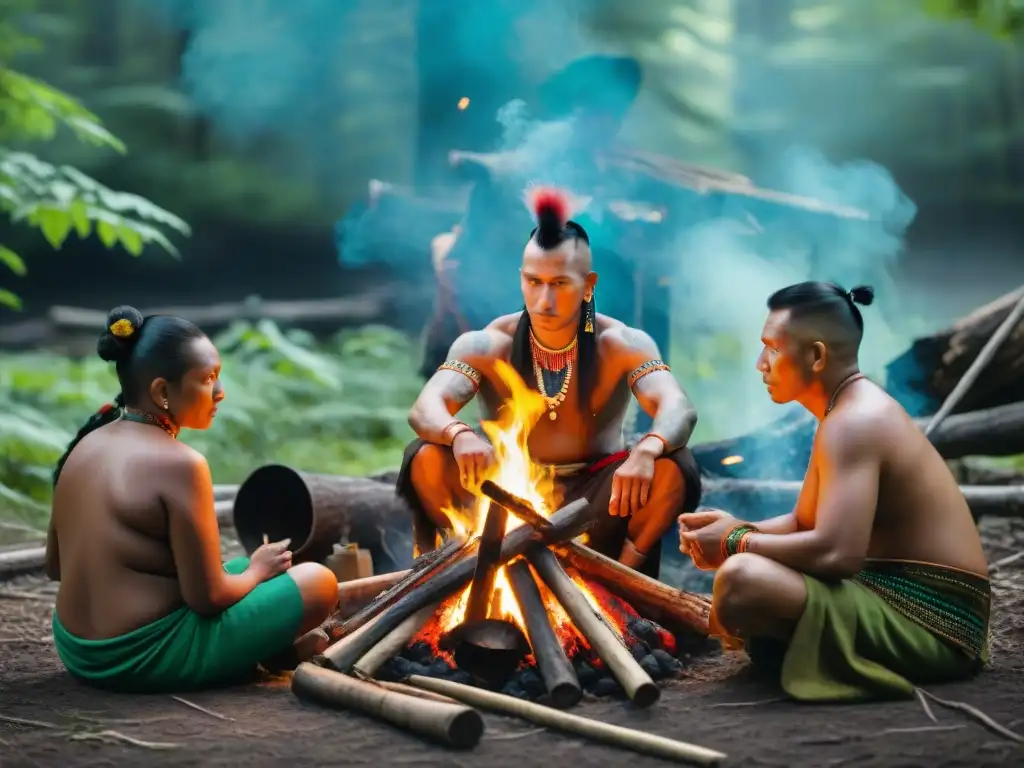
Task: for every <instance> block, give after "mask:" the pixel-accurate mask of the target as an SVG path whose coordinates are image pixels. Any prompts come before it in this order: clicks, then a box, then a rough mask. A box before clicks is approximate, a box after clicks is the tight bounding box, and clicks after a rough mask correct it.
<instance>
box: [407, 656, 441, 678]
mask: <svg viewBox="0 0 1024 768" xmlns="http://www.w3.org/2000/svg"><path fill="white" fill-rule="evenodd" d="M406 663H407V664H408V665H409V667H408V669H409V671H408V673H407V674H410V675H422V676H423V677H434V675H433V674H432V673H431V671H430V665H429V664H418V663H417V662H415V661H409V660H408V659H406Z"/></svg>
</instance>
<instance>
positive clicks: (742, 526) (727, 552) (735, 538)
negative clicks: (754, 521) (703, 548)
mask: <svg viewBox="0 0 1024 768" xmlns="http://www.w3.org/2000/svg"><path fill="white" fill-rule="evenodd" d="M756 532H757V528H756V527H754V526H753V525H748V524H746V523H739V524H737V525H734V526H733V527H732V528H730V529H729V530H728V531H726V532H725V535H724V536H723V537H722V550H721V554H722V560H723V561H724V560H726V559H727V558H730V557H732V556H733V555H735V554H738V553H739V552H740V551H741V550H740V544H741V542H742V543H744V544H745V543H746V542H745V541H744V538H745V537H747V538H749V536H750V534H752V533H756Z"/></svg>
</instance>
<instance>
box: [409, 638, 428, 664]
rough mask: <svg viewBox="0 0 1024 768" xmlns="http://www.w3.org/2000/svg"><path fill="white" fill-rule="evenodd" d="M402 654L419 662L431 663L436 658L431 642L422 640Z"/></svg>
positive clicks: (410, 659)
mask: <svg viewBox="0 0 1024 768" xmlns="http://www.w3.org/2000/svg"><path fill="white" fill-rule="evenodd" d="M402 655H403V656H405V658H407V659H408V660H409V661H415V662H416V663H417V664H429V663H430V662H431V661H433V659H434V649H433V648H431V647H430V643H425V642H423V641H422V640H420V641H419V642H416V643H413V644H412V645H410V646H409V647H408V648H406V649H405V653H403V654H402Z"/></svg>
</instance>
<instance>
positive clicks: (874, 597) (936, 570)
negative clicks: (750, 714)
mask: <svg viewBox="0 0 1024 768" xmlns="http://www.w3.org/2000/svg"><path fill="white" fill-rule="evenodd" d="M804 581H805V583H806V586H807V604H806V607H805V608H804V612H803V615H802V616H801V617H800V620H799V621H798V622H797V624H796V628H795V630H794V632H793V635H792V637H791V638H790V640H789V642H788V643H784V642H781V641H775V640H771V639H766V638H752V639H751V640H750V641H749V642H748V643H747V648H748V652H749V654H750V657H751V659H752V661H753V662H754V663H755V665H757V666H759V667H761V668H763V669H764V668H766V669H770V670H772V671H777V672H778V673H779V675H780V679H781V683H782V688H783V689H784V690H785V692H786V693H788V694H789V695H790V696H792V697H793V698H795V699H799V700H802V701H818V702H825V701H835V702H840V701H857V700H866V699H879V698H889V699H892V698H909V697H912V696H913V695H914V688H915V686H917V685H923V684H930V683H942V682H950V681H954V680H963V679H965V678H968V677H971V676H972V675H974V674H975V673H977V672H978V671H980V669H981V668H982V667H983V666H984V664H985V663H987V661H988V624H989V606H990V602H991V591H990V588H989V582H988V580H987V579H984V578H982V577H980V576H976V575H974V574H969V573H965V572H963V571H958V570H955V569H949V568H942V567H940V566H935V565H931V564H928V563H916V562H907V561H891V560H886V561H880V560H876V561H869V562H868V563H867V564H866V566H865V568H864V570H863V571H862V572H861V573H859V574H858V575H857V576H856V577H854V578H852V579H845V580H843V581H840V582H836V583H827V582H824V581H820V580H818V579H815V578H812V577H810V576H806V575H805V576H804Z"/></svg>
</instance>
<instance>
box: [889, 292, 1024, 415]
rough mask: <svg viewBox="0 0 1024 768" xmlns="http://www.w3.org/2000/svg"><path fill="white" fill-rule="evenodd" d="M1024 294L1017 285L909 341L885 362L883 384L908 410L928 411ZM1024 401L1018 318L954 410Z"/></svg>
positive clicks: (1023, 346)
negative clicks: (944, 326)
mask: <svg viewBox="0 0 1024 768" xmlns="http://www.w3.org/2000/svg"><path fill="white" fill-rule="evenodd" d="M1022 295H1024V288H1020V289H1018V290H1016V291H1013V292H1012V293H1008V294H1006V295H1005V296H1001V297H1000V298H998V299H996V300H995V301H993V302H991V303H989V304H986V305H985V306H983V307H981V308H979V309H977V310H975V311H974V312H972V313H971V314H969V315H967V316H966V317H964V318H961V319H960V320H958V321H956V322H955V323H953V325H952V326H951V327H950V328H947V329H945V330H942V331H939V332H938V333H934V334H932V335H931V336H926V337H924V338H920V339H917V340H915V341H914V343H913V344H912V345H911V347H910V349H909V350H907V351H906V352H905V353H904V354H902V355H901V356H900V357H898V358H896V359H895V360H893V361H892V362H891V363H889V365H888V366H887V367H886V383H887V388H888V389H889V391H890V392H891V393H892V394H893V396H894V397H896V399H898V400H899V401H900V402H901V403H903V404H904V406H905V407H907V408H908V410H910V411H911V412H912V413H913V414H914V415H924V414H929V413H934V412H935V411H936V410H937V409H938V407H939V405H940V404H941V403H942V402H943V401H944V400H945V399H946V398H947V397H949V395H950V393H951V392H952V391H953V389H954V388H955V387H956V385H957V383H958V382H959V381H960V379H961V377H963V375H964V373H965V372H966V371H967V369H968V368H969V367H970V365H971V363H972V362H974V360H975V359H976V358H977V357H978V354H979V353H980V352H981V349H982V347H984V346H985V343H986V342H987V341H988V340H989V338H991V336H992V334H993V333H995V331H996V329H997V328H998V327H999V325H1000V324H1001V323H1002V322H1003V321H1004V320H1006V318H1007V317H1009V315H1010V313H1011V312H1012V311H1013V309H1014V307H1015V305H1016V304H1017V302H1018V301H1019V300H1020V298H1021V296H1022ZM1020 400H1024V322H1019V323H1017V324H1016V327H1015V328H1014V330H1013V331H1011V332H1010V334H1009V336H1008V337H1007V338H1006V340H1005V341H1004V342H1003V344H1002V345H1001V346H1000V348H999V351H998V352H997V353H996V355H995V357H993V359H992V361H991V362H990V363H989V364H988V366H987V367H986V369H985V375H984V376H982V377H981V378H980V379H979V380H978V381H977V382H975V383H974V385H973V386H972V387H971V389H970V391H969V392H967V393H966V394H965V395H964V397H963V399H962V400H961V401H960V405H959V406H958V408H957V409H956V410H955V411H954V412H966V411H972V410H977V409H981V408H993V407H995V406H999V405H1005V404H1007V403H1012V402H1017V401H1020Z"/></svg>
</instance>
